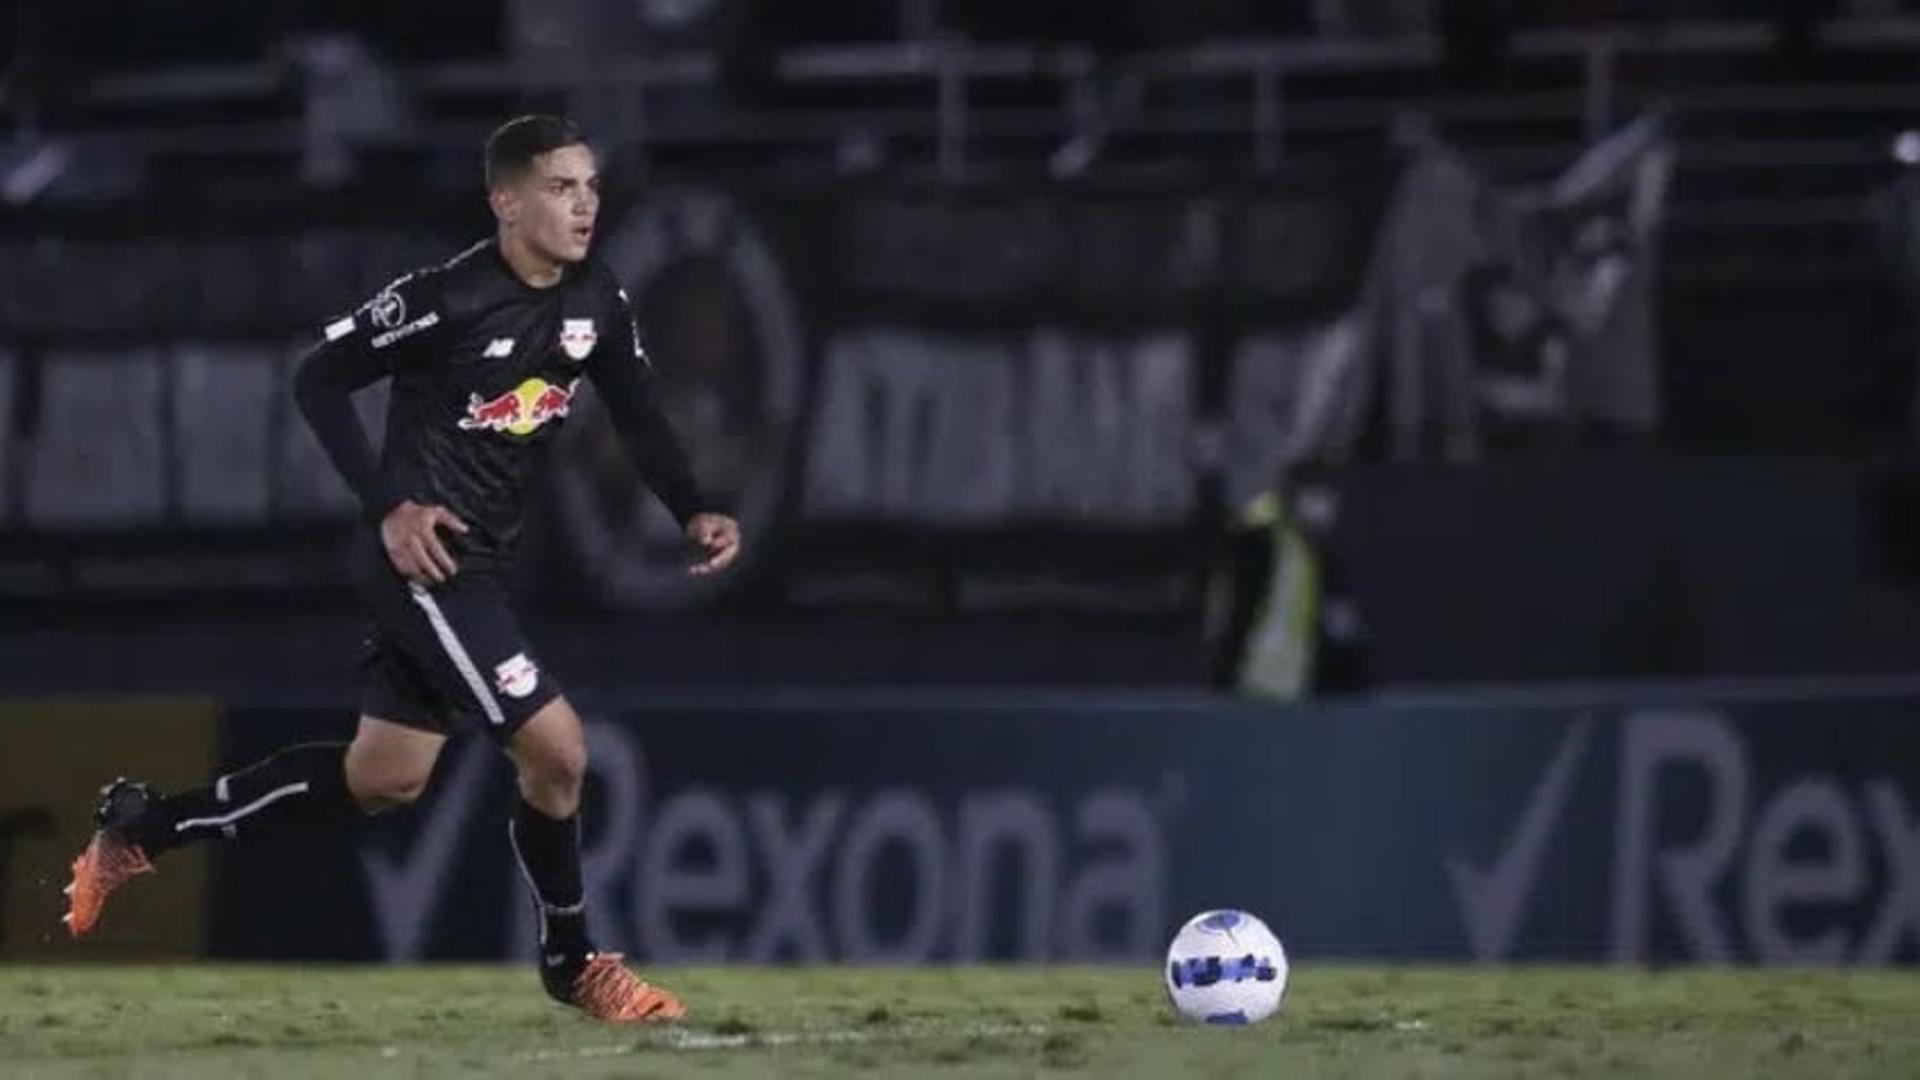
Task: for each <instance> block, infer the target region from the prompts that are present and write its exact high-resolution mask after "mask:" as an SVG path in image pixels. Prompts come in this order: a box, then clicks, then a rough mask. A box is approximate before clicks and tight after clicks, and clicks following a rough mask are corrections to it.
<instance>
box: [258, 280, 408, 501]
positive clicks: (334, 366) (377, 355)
mask: <svg viewBox="0 0 1920 1080" xmlns="http://www.w3.org/2000/svg"><path fill="white" fill-rule="evenodd" d="M442 300H443V298H442V296H441V295H440V289H439V282H438V281H437V276H436V275H432V274H408V275H407V276H405V277H402V278H400V279H399V280H398V281H395V282H394V283H393V284H391V285H388V286H387V287H386V288H384V289H382V290H380V292H378V293H376V294H375V295H374V296H373V298H372V299H370V300H368V301H367V302H366V303H364V304H361V305H360V306H359V307H358V308H356V309H354V310H353V312H352V313H350V314H347V315H343V316H341V317H340V318H337V319H334V320H332V321H330V322H328V323H327V324H326V325H325V326H323V327H322V328H321V331H320V341H319V342H318V343H317V344H315V345H314V346H313V348H312V349H310V350H309V351H308V352H307V354H306V355H305V356H304V357H302V358H301V360H300V364H299V367H298V368H297V369H296V371H295V373H294V379H293V396H294V401H295V402H296V403H297V404H298V405H299V407H300V413H301V415H302V416H304V417H306V421H307V424H308V426H309V427H311V428H312V429H313V434H314V437H315V438H316V439H318V440H319V442H320V446H321V448H322V449H324V450H325V451H326V454H327V458H328V460H330V461H331V462H333V467H334V468H335V469H337V470H339V472H340V476H341V478H342V479H344V480H345V481H346V482H347V486H348V487H349V488H351V489H352V490H353V493H354V495H355V496H356V497H357V498H358V499H359V500H360V508H361V512H362V513H363V514H364V515H365V516H366V518H367V519H368V520H370V521H379V520H380V519H382V518H384V517H386V515H387V512H388V511H390V510H392V509H393V508H394V507H395V506H397V505H399V503H400V500H401V496H400V495H399V494H398V493H397V492H395V491H394V490H393V488H392V486H391V485H390V484H389V483H388V481H387V477H386V473H385V471H384V470H383V469H382V468H381V466H380V459H379V457H378V455H376V454H375V453H374V451H373V444H372V442H371V441H369V440H368V438H367V433H366V429H365V428H364V427H362V426H361V424H360V416H359V414H358V413H357V412H355V411H354V408H353V392H354V391H355V390H358V389H360V388H361V387H363V386H366V385H368V384H370V383H374V382H377V381H379V380H380V379H383V378H386V377H387V376H390V375H392V374H394V373H395V372H397V371H400V370H401V369H402V368H403V367H405V366H407V365H409V364H412V363H417V362H419V360H420V358H421V357H423V356H425V355H427V354H428V353H429V351H430V350H431V348H432V346H433V344H434V343H435V340H436V339H437V338H438V337H439V336H440V334H441V333H442V332H443V331H441V330H440V329H439V328H440V327H441V324H442V322H443V321H444V319H445V314H444V312H442V310H441V307H442Z"/></svg>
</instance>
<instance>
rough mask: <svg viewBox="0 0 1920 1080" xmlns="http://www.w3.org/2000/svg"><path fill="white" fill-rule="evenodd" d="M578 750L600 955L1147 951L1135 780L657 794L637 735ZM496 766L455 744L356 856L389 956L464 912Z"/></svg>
mask: <svg viewBox="0 0 1920 1080" xmlns="http://www.w3.org/2000/svg"><path fill="white" fill-rule="evenodd" d="M588 742H589V746H590V749H591V755H590V756H591V758H592V762H593V765H592V768H593V773H594V779H595V783H594V785H593V786H592V788H591V789H590V790H591V791H592V792H593V793H594V796H595V798H597V799H598V800H600V801H601V802H602V805H601V806H600V807H599V808H598V811H597V812H594V813H591V814H590V815H589V816H590V818H592V819H595V820H596V821H597V822H598V824H597V825H596V827H594V828H593V829H591V830H590V834H589V835H588V837H587V839H586V848H585V850H584V853H583V854H584V864H583V870H584V877H585V881H586V900H587V903H588V905H589V911H590V913H591V914H590V918H591V919H592V921H593V929H594V932H595V935H596V937H597V938H598V943H599V945H600V947H601V948H606V949H622V950H628V951H632V952H635V953H637V954H639V955H640V956H642V957H644V958H646V959H649V960H660V961H664V960H675V961H691V960H731V961H753V962H766V961H779V960H795V961H800V962H808V961H826V960H845V961H854V962H884V963H914V962H919V961H926V960H947V959H951V960H961V961H965V960H978V959H1021V960H1055V959H1062V960H1083V961H1099V960H1119V959H1125V960H1142V959H1149V958H1152V957H1153V956H1154V954H1155V951H1156V950H1157V948H1158V947H1159V945H1160V944H1161V943H1160V941H1159V940H1158V939H1159V935H1160V933H1161V931H1162V929H1163V925H1162V924H1163V923H1164V921H1165V919H1164V908H1165V896H1164V890H1165V887H1166V873H1167V867H1168V855H1167V852H1166V849H1165V843H1164V834H1165V830H1164V824H1163V822H1162V821H1161V820H1160V819H1159V817H1158V816H1157V815H1156V813H1155V812H1154V810H1153V807H1154V806H1156V805H1158V802H1157V801H1156V800H1155V799H1154V798H1152V797H1151V796H1150V795H1149V794H1148V793H1147V792H1145V791H1143V790H1141V789H1138V788H1134V787H1129V786H1126V785H1114V786H1105V787H1098V788H1093V789H1090V790H1086V791H1084V792H1079V793H1072V794H1070V795H1068V796H1067V797H1062V793H1060V792H1057V791H1055V792H1044V793H1043V792H1041V791H1038V790H1035V789H1031V788H1024V787H1017V786H1015V787H995V788H982V789H977V790H961V791H959V792H957V793H943V794H942V795H939V796H935V795H934V794H932V793H931V792H929V791H927V790H925V789H924V788H921V787H918V786H914V785H912V784H902V785H899V786H887V787H878V788H873V789H867V790H860V791H852V790H841V789H836V788H827V789H822V790H817V791H813V792H808V793H805V794H802V795H797V796H789V795H786V794H782V793H780V792H776V791H770V790H747V791H740V792H728V791H723V790H720V789H718V788H714V787H705V786H697V785H696V786H689V787H684V788H678V789H674V790H670V791H667V792H663V793H657V794H656V793H655V792H654V791H653V790H652V788H651V783H652V781H651V777H650V776H649V775H648V771H647V766H646V758H645V754H644V751H643V748H642V745H641V741H640V739H639V738H638V737H636V736H635V735H633V734H632V733H631V732H629V731H627V730H624V729H622V728H620V727H618V726H616V725H613V724H609V723H603V722H592V723H589V725H588ZM492 759H493V755H492V754H491V751H490V750H489V748H487V747H485V746H481V745H478V744H475V745H474V746H472V747H469V748H468V749H467V750H465V751H463V752H462V755H461V756H460V758H459V759H457V761H456V762H455V763H454V767H453V768H452V769H451V770H450V771H449V775H448V777H447V781H446V784H445V786H444V787H443V789H442V790H441V791H440V792H439V794H438V795H437V796H436V798H435V799H434V800H433V802H432V803H431V804H430V805H429V806H428V808H427V810H426V815H425V816H426V821H425V825H424V827H423V828H422V829H421V831H420V833H419V834H418V835H417V836H416V837H415V838H414V840H413V843H412V845H411V847H410V848H409V850H407V851H405V852H403V853H401V854H400V855H399V857H397V858H395V857H392V856H389V855H387V854H384V853H381V852H377V851H372V850H368V851H366V852H363V855H362V861H363V865H364V867H365V869H366V872H367V880H368V887H369V890H370V892H371V899H372V901H373V907H374V910H375V914H376V919H377V922H378V924H379V927H380V930H381V934H382V939H383V944H384V947H385V951H386V955H387V956H388V957H389V958H391V959H396V960H400V959H418V958H419V957H420V956H421V955H422V950H423V948H424V946H425V943H426V942H427V941H428V940H430V939H431V938H432V937H433V933H432V918H433V916H434V914H435V913H436V912H437V911H440V910H450V905H453V904H466V905H471V904H472V903H474V902H475V901H474V899H473V898H472V897H471V896H469V895H467V894H464V893H462V894H461V895H459V896H457V897H456V896H452V895H449V893H450V892H452V891H454V889H455V888H456V884H455V883H456V881H457V880H458V879H459V878H461V877H463V876H464V875H460V874H456V873H455V870H456V867H457V864H458V862H459V856H460V852H459V849H460V848H461V847H462V845H463V844H464V843H465V842H466V838H467V837H468V836H469V835H470V834H471V833H472V832H473V831H474V830H475V829H481V828H492V827H495V826H496V825H497V823H496V822H493V821H484V822H483V821H478V820H476V815H478V814H480V806H481V803H482V802H483V799H482V797H481V794H482V792H483V791H484V790H485V789H486V787H487V786H488V785H489V784H494V783H499V782H501V778H500V777H499V775H498V774H497V772H496V771H495V770H496V768H497V767H496V766H495V765H494V764H493V761H492ZM487 850H489V851H491V850H492V847H491V846H489V847H488V848H487ZM514 880H515V881H516V882H517V881H518V879H517V877H516V878H515V879H514ZM498 899H499V901H500V902H499V905H498V908H499V915H500V919H501V927H502V930H503V934H504V940H506V941H507V942H508V944H509V948H510V950H511V951H510V955H512V956H532V955H533V953H534V928H533V925H532V918H531V907H530V905H529V904H528V903H527V902H526V898H525V897H523V896H520V895H517V894H516V895H513V896H511V897H507V896H504V895H503V896H501V897H499V898H498Z"/></svg>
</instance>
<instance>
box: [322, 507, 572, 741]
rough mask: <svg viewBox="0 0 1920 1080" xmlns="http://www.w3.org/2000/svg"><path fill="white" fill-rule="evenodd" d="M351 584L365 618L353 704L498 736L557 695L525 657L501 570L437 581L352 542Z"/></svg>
mask: <svg viewBox="0 0 1920 1080" xmlns="http://www.w3.org/2000/svg"><path fill="white" fill-rule="evenodd" d="M353 549H354V550H353V556H352V557H353V563H354V585H355V588H356V589H357V591H358V592H359V594H360V599H361V602H362V603H363V604H364V605H365V606H366V607H367V610H368V614H369V615H370V616H371V617H372V624H373V625H372V629H371V632H370V633H369V634H368V637H367V642H366V655H365V657H364V659H363V661H362V665H361V671H362V681H361V690H360V712H361V715H363V716H371V717H374V718H376V719H380V720H391V721H393V722H394V723H396V724H405V725H407V726H408V727H414V728H420V729H422V730H425V731H432V732H437V733H439V734H442V735H452V734H457V733H459V732H461V731H482V732H485V733H486V734H488V735H490V736H492V737H493V738H495V739H497V740H499V741H501V742H505V741H506V740H507V739H509V738H511V737H512V735H513V733H514V732H516V731H518V730H520V727H521V725H523V724H525V723H526V722H527V721H528V720H529V719H530V718H532V716H533V714H534V713H536V712H539V711H540V709H541V707H542V706H544V705H546V704H547V703H548V702H550V701H552V700H553V699H554V698H556V697H559V696H560V687H559V684H558V683H556V682H555V681H554V679H553V676H552V675H550V674H548V673H547V672H546V671H543V670H542V669H541V668H540V666H539V664H538V663H537V662H536V661H535V659H534V653H533V649H532V648H531V647H530V646H529V645H528V644H527V641H526V637H525V636H524V635H523V634H522V633H521V632H520V624H519V620H517V619H515V618H514V615H513V609H512V607H511V606H510V605H509V604H508V602H507V583H506V581H505V580H504V578H503V576H502V575H501V574H498V573H493V572H488V571H479V570H475V571H466V570H463V571H461V572H460V573H458V574H455V575H454V576H453V577H452V578H451V579H449V580H448V581H446V582H444V583H443V584H439V585H419V584H415V583H413V582H410V581H408V580H406V579H405V578H403V577H401V576H400V574H399V572H398V571H396V570H394V568H393V564H392V563H391V562H390V561H389V560H388V559H387V555H386V552H385V550H384V549H383V548H381V546H380V542H379V540H378V538H376V537H374V536H372V535H371V534H370V533H368V532H366V531H365V530H362V531H361V533H360V535H359V536H357V537H355V539H354V544H353Z"/></svg>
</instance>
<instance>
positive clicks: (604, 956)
mask: <svg viewBox="0 0 1920 1080" xmlns="http://www.w3.org/2000/svg"><path fill="white" fill-rule="evenodd" d="M621 960H622V956H621V954H620V953H595V954H594V955H593V956H590V957H588V958H587V966H586V969H585V970H583V971H582V972H580V977H579V978H578V979H576V980H575V981H574V996H575V997H576V998H577V999H578V1001H579V1003H580V1005H581V1007H583V1008H585V1009H587V1010H588V1011H589V1012H593V1013H595V1014H597V1015H599V1016H602V1017H604V1018H607V1019H623V1020H638V1019H642V1018H644V1017H647V1016H651V1015H652V1014H654V1013H656V1012H659V1011H660V1010H662V1009H663V1008H665V1007H666V1003H667V998H666V995H664V994H662V993H661V992H660V991H658V990H656V989H654V988H653V987H652V986H650V985H648V984H647V983H646V982H644V981H642V980H641V979H639V978H637V977H635V976H634V974H633V973H632V972H630V971H628V970H627V968H626V965H625V964H623V963H622V962H621Z"/></svg>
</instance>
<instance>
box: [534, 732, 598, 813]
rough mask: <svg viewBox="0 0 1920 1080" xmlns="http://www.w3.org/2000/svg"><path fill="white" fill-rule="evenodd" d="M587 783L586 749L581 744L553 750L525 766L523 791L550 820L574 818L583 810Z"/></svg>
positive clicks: (572, 744)
mask: <svg viewBox="0 0 1920 1080" xmlns="http://www.w3.org/2000/svg"><path fill="white" fill-rule="evenodd" d="M586 780H587V748H586V747H585V746H582V745H580V744H579V743H569V744H565V745H561V746H556V747H551V748H549V749H548V751H547V752H546V753H542V754H540V755H538V756H537V757H534V758H531V759H530V760H528V761H526V762H524V763H523V765H522V767H521V769H520V790H521V792H522V793H523V794H524V795H525V796H526V798H527V801H528V802H530V803H532V804H533V805H534V807H535V808H537V809H539V810H540V811H541V812H542V813H545V814H547V815H549V816H551V817H562V818H563V817H571V816H572V815H573V813H574V812H575V811H576V810H578V809H579V807H580V788H581V786H582V785H584V784H585V783H586Z"/></svg>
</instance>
